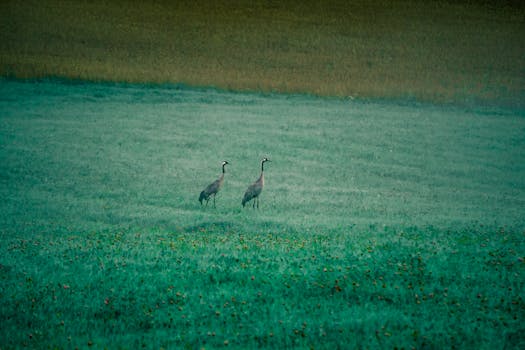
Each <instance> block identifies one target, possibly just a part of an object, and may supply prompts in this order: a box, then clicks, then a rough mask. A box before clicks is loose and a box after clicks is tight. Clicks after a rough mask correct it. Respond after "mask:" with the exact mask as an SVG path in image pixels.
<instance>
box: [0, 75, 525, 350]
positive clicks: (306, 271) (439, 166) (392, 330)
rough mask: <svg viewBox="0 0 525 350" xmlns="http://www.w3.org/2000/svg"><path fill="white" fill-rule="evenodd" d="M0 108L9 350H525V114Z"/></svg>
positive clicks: (293, 98)
mask: <svg viewBox="0 0 525 350" xmlns="http://www.w3.org/2000/svg"><path fill="white" fill-rule="evenodd" d="M0 111H1V115H0V196H1V198H2V201H1V202H0V212H1V214H0V234H1V237H2V239H1V241H0V252H1V253H0V280H1V284H0V311H1V312H0V339H1V340H0V341H1V343H0V348H2V349H10V348H23V347H27V348H64V349H66V348H67V349H69V348H75V347H78V348H89V347H92V348H105V347H107V348H127V349H135V348H141V347H143V348H151V349H160V348H190V349H194V348H222V347H229V348H315V349H321V348H381V349H384V348H405V349H410V348H417V349H421V348H462V349H465V348H472V349H480V348H481V349H496V348H510V349H519V348H523V346H524V345H525V337H524V336H523V334H525V329H524V328H523V317H524V315H525V302H524V298H525V294H524V292H523V291H524V290H525V289H524V287H525V285H524V284H525V282H524V281H525V279H524V273H525V263H524V259H525V231H524V229H525V222H524V219H523V218H524V217H525V216H524V208H525V199H524V198H525V176H524V175H525V153H524V152H523V150H524V149H525V139H524V137H523V135H524V134H525V118H524V114H523V111H519V110H509V109H486V108H475V109H469V110H465V109H460V108H452V107H442V106H435V105H424V104H417V103H414V102H410V101H408V102H407V101H398V102H392V101H380V100H376V101H367V100H351V99H330V98H317V97H312V96H308V95H277V94H266V95H264V94H252V93H231V92H224V91H220V90H213V89H189V88H186V87H184V86H175V85H165V86H152V85H122V84H87V83H83V82H71V81H40V82H19V81H11V80H3V81H1V82H0ZM263 156H268V157H269V158H271V159H272V162H271V163H268V164H267V167H266V188H265V189H264V192H263V194H262V196H261V208H260V210H252V209H251V208H246V209H242V207H241V204H240V201H241V199H242V194H243V191H244V190H245V188H246V187H247V186H248V184H249V183H251V182H252V181H254V180H255V179H256V178H257V176H258V175H259V166H260V165H259V161H260V158H261V157H263ZM225 159H226V160H228V161H229V162H230V163H231V165H230V166H229V167H228V168H227V174H226V180H225V185H224V189H223V190H222V192H221V193H220V195H219V196H218V197H217V208H213V207H210V206H209V207H207V208H206V207H201V206H200V205H199V202H198V201H197V199H198V194H199V192H200V191H201V190H202V188H203V187H204V186H206V185H207V184H208V183H209V182H211V181H212V180H213V179H215V178H216V177H217V176H218V175H219V173H220V162H221V161H222V160H225Z"/></svg>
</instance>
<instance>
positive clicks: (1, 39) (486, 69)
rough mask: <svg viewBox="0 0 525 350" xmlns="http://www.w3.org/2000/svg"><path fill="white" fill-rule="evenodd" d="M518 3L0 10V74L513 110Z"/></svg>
mask: <svg viewBox="0 0 525 350" xmlns="http://www.w3.org/2000/svg"><path fill="white" fill-rule="evenodd" d="M524 72H525V6H524V5H523V2H522V1H514V0H505V1H485V0H474V1H470V0H469V1H446V0H438V1H425V0H405V1H383V0H379V1H378V0H375V1H364V0H358V1H304V0H301V1H296V0H292V1H283V2H279V1H266V0H259V1H214V2H213V3H210V2H209V1H146V2H144V1H100V0H96V1H57V0H43V1H42V0H28V1H23V2H21V1H13V0H7V1H2V2H0V75H2V76H11V77H19V78H35V77H49V76H53V77H56V76H58V77H67V78H75V79H83V80H95V81H121V82H139V83H143V82H150V83H153V82H155V83H159V82H160V83H165V82H171V83H181V82H182V83H186V84H190V85H193V86H216V87H220V88H224V89H233V90H244V91H257V92H259V91H266V92H268V91H271V92H275V91H278V92H293V93H295V92H300V93H304V92H308V93H315V94H319V95H324V96H340V97H345V96H360V97H380V98H385V97H393V98H417V99H419V100H425V101H433V102H440V103H443V102H445V103H456V104H457V103H459V104H465V105H472V104H476V103H483V104H490V105H498V104H505V105H509V106H521V107H524V106H525V105H524V102H523V101H525V74H524Z"/></svg>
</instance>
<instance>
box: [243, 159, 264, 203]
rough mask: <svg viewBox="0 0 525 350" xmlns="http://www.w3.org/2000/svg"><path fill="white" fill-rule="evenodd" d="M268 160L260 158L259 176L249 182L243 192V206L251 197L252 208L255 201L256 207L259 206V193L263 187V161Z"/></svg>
mask: <svg viewBox="0 0 525 350" xmlns="http://www.w3.org/2000/svg"><path fill="white" fill-rule="evenodd" d="M269 161H270V160H269V159H268V158H263V159H262V160H261V176H259V178H258V179H257V181H255V182H254V183H253V184H251V185H250V186H249V187H248V189H247V190H246V192H245V193H244V198H243V199H242V206H243V207H244V206H245V205H246V203H247V202H249V201H251V200H252V199H253V200H254V201H253V208H255V204H256V203H257V208H259V195H260V194H261V192H262V190H263V187H264V163H265V162H269Z"/></svg>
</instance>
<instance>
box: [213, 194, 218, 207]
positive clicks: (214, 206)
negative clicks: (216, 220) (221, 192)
mask: <svg viewBox="0 0 525 350" xmlns="http://www.w3.org/2000/svg"><path fill="white" fill-rule="evenodd" d="M213 207H214V208H217V206H216V205H215V195H213Z"/></svg>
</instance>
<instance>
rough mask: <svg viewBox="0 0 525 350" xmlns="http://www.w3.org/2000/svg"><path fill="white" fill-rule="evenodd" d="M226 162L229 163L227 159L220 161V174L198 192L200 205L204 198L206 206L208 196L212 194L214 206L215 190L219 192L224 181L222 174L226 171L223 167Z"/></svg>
mask: <svg viewBox="0 0 525 350" xmlns="http://www.w3.org/2000/svg"><path fill="white" fill-rule="evenodd" d="M226 164H230V163H228V161H226V160H225V161H223V162H222V174H221V176H220V177H219V178H218V179H217V180H215V181H213V182H212V183H211V184H209V185H208V186H207V187H206V188H205V189H204V190H203V191H202V192H201V194H200V196H199V202H201V205H202V201H203V200H205V201H206V206H208V202H209V200H210V197H211V196H213V206H214V207H215V196H216V195H217V192H219V190H220V189H221V187H222V184H223V183H224V174H225V173H226V171H225V169H224V167H225V166H226Z"/></svg>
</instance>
